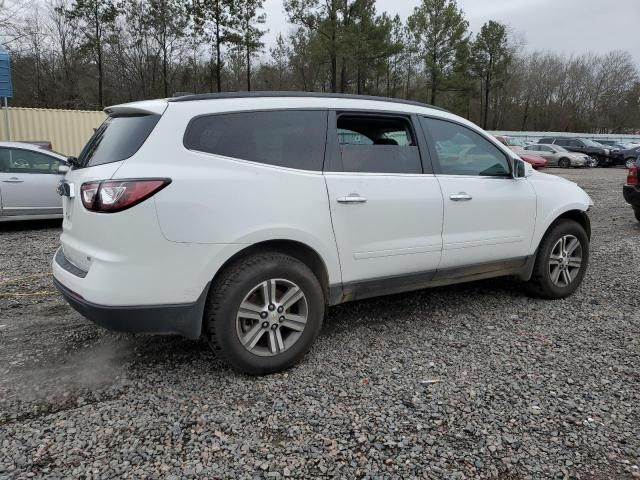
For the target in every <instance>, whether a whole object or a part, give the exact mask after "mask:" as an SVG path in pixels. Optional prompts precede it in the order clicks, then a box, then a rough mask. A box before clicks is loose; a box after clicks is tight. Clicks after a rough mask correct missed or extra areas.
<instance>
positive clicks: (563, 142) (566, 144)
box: [556, 138, 569, 147]
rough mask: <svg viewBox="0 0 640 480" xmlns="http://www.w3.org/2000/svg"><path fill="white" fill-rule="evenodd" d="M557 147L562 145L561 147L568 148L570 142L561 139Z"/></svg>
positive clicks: (557, 142)
mask: <svg viewBox="0 0 640 480" xmlns="http://www.w3.org/2000/svg"><path fill="white" fill-rule="evenodd" d="M556 145H560V146H561V147H568V146H569V141H568V140H566V139H564V138H559V139H558V140H556Z"/></svg>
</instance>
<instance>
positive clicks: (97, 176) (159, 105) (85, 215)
mask: <svg viewBox="0 0 640 480" xmlns="http://www.w3.org/2000/svg"><path fill="white" fill-rule="evenodd" d="M166 106H167V103H166V102H165V101H154V102H139V103H136V104H125V105H120V106H115V107H110V108H108V109H106V110H105V112H106V113H107V114H108V115H109V116H108V117H107V119H106V120H105V121H104V123H102V125H100V126H99V127H98V128H97V129H96V130H95V132H94V134H93V136H92V137H91V138H90V139H89V141H88V142H87V144H86V145H85V146H84V148H83V149H82V152H81V153H80V155H79V156H78V159H77V161H76V162H75V163H77V166H74V167H73V168H72V169H71V170H70V171H69V172H68V173H67V174H66V176H65V181H66V183H67V184H68V188H67V189H66V190H67V192H66V193H67V194H66V195H64V196H63V197H62V202H63V211H64V219H63V223H62V229H63V232H62V236H61V243H62V248H63V252H64V255H65V256H66V257H67V259H68V260H69V261H70V262H71V263H73V264H74V265H75V266H77V267H79V268H80V269H82V270H85V271H86V270H88V269H89V266H90V263H91V257H92V251H93V250H94V249H99V248H100V243H101V241H100V237H101V236H102V235H107V236H108V235H109V233H108V232H106V233H105V232H103V231H102V229H101V231H99V232H97V231H96V225H97V222H99V221H100V214H96V213H93V212H90V211H88V210H86V209H85V208H84V207H83V205H82V201H81V196H80V195H81V191H80V189H81V186H82V184H84V183H87V182H95V181H100V180H109V179H111V178H113V176H114V175H115V173H116V172H117V171H118V169H119V168H120V167H121V166H122V164H123V163H124V162H125V161H127V159H129V158H131V157H132V156H133V155H135V153H136V152H137V151H138V150H139V149H140V147H142V145H143V144H144V142H145V140H146V139H147V138H148V136H149V135H150V134H151V132H152V131H153V129H154V128H155V126H156V124H157V123H158V121H159V120H160V117H161V116H162V113H163V112H164V110H165V109H166Z"/></svg>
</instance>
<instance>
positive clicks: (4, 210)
mask: <svg viewBox="0 0 640 480" xmlns="http://www.w3.org/2000/svg"><path fill="white" fill-rule="evenodd" d="M68 170H69V165H68V163H67V158H66V157H65V156H64V155H61V154H59V153H55V152H52V151H51V150H46V149H44V148H42V147H39V146H38V145H32V144H28V143H19V142H0V222H2V221H10V220H29V219H44V218H62V200H61V198H60V195H58V192H57V191H56V189H57V186H58V183H59V182H60V180H61V179H62V177H64V174H65V173H66V172H67V171H68Z"/></svg>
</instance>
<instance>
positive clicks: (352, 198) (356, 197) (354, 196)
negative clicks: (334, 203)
mask: <svg viewBox="0 0 640 480" xmlns="http://www.w3.org/2000/svg"><path fill="white" fill-rule="evenodd" d="M366 202H367V199H366V198H365V197H361V196H360V194H359V193H351V194H350V195H348V196H346V197H340V198H339V199H338V203H366Z"/></svg>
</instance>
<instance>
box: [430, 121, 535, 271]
mask: <svg viewBox="0 0 640 480" xmlns="http://www.w3.org/2000/svg"><path fill="white" fill-rule="evenodd" d="M421 121H422V125H423V127H424V131H425V134H426V136H427V142H428V143H429V144H430V145H431V146H432V147H433V151H434V156H435V157H436V159H437V162H434V169H435V170H436V175H437V179H438V181H439V183H440V187H441V188H442V194H443V198H444V226H443V233H442V237H443V251H442V261H441V262H440V267H441V269H451V268H455V267H466V266H472V265H478V264H488V263H493V262H502V261H507V260H514V261H519V259H523V257H526V256H528V255H529V253H530V252H529V250H530V247H531V240H532V237H533V230H534V227H535V223H536V195H535V191H534V189H533V187H532V185H531V183H530V181H529V180H528V179H526V178H525V179H514V178H512V176H511V166H510V162H509V158H508V156H507V154H506V153H505V152H503V151H502V150H501V149H500V148H498V147H497V146H496V145H494V144H493V143H492V142H491V141H489V139H488V138H486V137H485V136H483V135H481V134H480V133H478V132H476V131H475V130H473V129H471V128H470V127H467V126H465V125H462V124H459V123H456V122H452V121H447V120H443V119H436V118H428V117H422V118H421Z"/></svg>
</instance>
